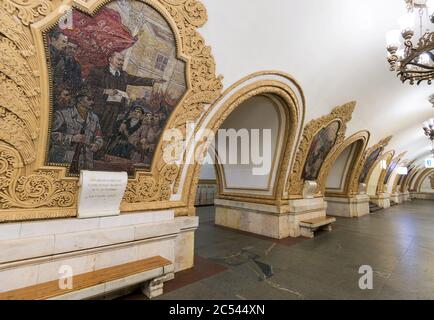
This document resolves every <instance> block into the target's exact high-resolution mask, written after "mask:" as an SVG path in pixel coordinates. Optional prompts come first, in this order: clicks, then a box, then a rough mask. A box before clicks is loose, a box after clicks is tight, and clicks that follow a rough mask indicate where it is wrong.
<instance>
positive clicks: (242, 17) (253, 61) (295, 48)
mask: <svg viewBox="0 0 434 320" xmlns="http://www.w3.org/2000/svg"><path fill="white" fill-rule="evenodd" d="M202 2H203V3H204V4H205V6H206V8H207V11H208V16H209V20H208V23H207V24H206V25H205V27H204V28H202V30H201V34H202V35H203V36H204V38H205V39H206V42H207V44H209V45H210V46H212V50H213V55H214V57H215V59H216V62H217V72H218V73H219V74H222V75H223V76H224V77H225V78H224V85H225V87H228V86H230V85H231V84H233V83H234V82H236V81H237V80H239V79H240V78H242V77H244V76H246V75H248V74H251V73H253V72H256V71H259V70H279V71H283V72H286V73H289V74H291V75H292V76H293V77H294V78H295V79H296V80H297V81H298V82H299V83H300V85H301V86H302V88H303V91H304V94H305V96H306V121H309V120H311V119H314V118H317V117H320V116H322V115H324V114H327V113H329V112H330V110H331V109H332V108H333V107H334V106H336V105H341V104H343V103H346V102H349V101H351V100H356V101H357V107H356V111H355V112H354V114H353V120H352V121H351V123H350V124H349V126H348V130H347V136H349V135H351V134H353V133H355V132H357V131H359V130H364V129H367V130H369V131H370V132H371V140H370V145H373V144H375V143H377V142H378V141H379V140H380V139H382V138H385V137H387V136H389V135H393V139H392V141H391V143H390V144H389V146H388V149H395V151H396V154H399V153H401V152H403V151H408V153H407V154H406V156H405V159H408V160H413V159H414V158H419V159H422V158H423V157H425V156H427V155H428V154H429V150H430V144H429V141H428V139H427V138H426V137H425V136H424V134H423V131H422V129H421V123H422V122H423V121H425V120H427V119H428V118H430V117H434V108H433V107H432V106H431V104H430V103H429V102H428V100H427V99H428V97H429V96H430V95H431V94H432V93H434V92H433V90H432V88H431V87H430V86H429V85H427V84H421V85H420V86H416V85H414V86H411V85H410V84H408V83H406V84H402V83H401V82H400V80H399V79H398V78H397V77H396V75H395V74H394V73H393V72H390V71H389V69H388V63H387V60H386V49H385V35H386V33H387V31H389V30H391V29H396V28H398V23H397V21H398V18H399V17H400V16H401V15H403V14H404V13H405V3H404V0H267V1H264V0H202Z"/></svg>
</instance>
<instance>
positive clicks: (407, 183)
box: [401, 166, 420, 192]
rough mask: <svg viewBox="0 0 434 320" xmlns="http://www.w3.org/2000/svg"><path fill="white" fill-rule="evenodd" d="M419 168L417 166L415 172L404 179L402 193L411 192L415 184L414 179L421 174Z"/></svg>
mask: <svg viewBox="0 0 434 320" xmlns="http://www.w3.org/2000/svg"><path fill="white" fill-rule="evenodd" d="M419 170H420V168H419V166H416V168H414V169H413V171H412V172H411V173H410V175H408V176H406V177H405V178H404V181H403V182H402V185H401V192H407V191H410V187H411V183H412V182H413V178H414V177H415V176H416V175H417V174H418V173H419Z"/></svg>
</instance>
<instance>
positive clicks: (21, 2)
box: [2, 0, 52, 26]
mask: <svg viewBox="0 0 434 320" xmlns="http://www.w3.org/2000/svg"><path fill="white" fill-rule="evenodd" d="M2 6H3V8H4V9H5V10H6V11H8V12H9V13H11V14H17V17H18V19H20V20H21V22H22V23H23V24H24V25H26V26H27V25H29V24H30V23H32V22H35V21H36V20H37V18H39V17H41V16H45V15H47V14H48V13H50V12H51V10H52V5H51V2H50V1H48V0H3V3H2Z"/></svg>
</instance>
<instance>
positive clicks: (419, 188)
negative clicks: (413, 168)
mask: <svg viewBox="0 0 434 320" xmlns="http://www.w3.org/2000/svg"><path fill="white" fill-rule="evenodd" d="M432 174H434V169H432V168H427V169H424V170H422V171H421V173H420V174H419V176H418V177H417V179H416V182H415V184H414V187H413V189H414V190H415V191H416V192H418V193H427V190H429V187H431V181H430V177H431V175H432ZM430 193H431V192H430Z"/></svg>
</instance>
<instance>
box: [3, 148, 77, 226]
mask: <svg viewBox="0 0 434 320" xmlns="http://www.w3.org/2000/svg"><path fill="white" fill-rule="evenodd" d="M22 166H23V164H22V163H21V161H20V157H19V156H18V153H17V152H16V151H15V150H13V149H12V148H10V147H8V146H6V145H4V144H0V209H2V210H4V209H8V210H7V211H6V212H5V214H3V213H2V214H0V222H3V221H8V220H27V219H34V218H47V217H51V215H52V214H51V213H50V212H48V211H47V210H43V211H38V210H37V209H38V208H54V207H58V208H71V207H73V206H74V205H75V202H76V201H75V199H76V192H77V184H76V183H75V182H74V181H64V180H61V179H59V175H58V173H56V172H55V171H37V172H35V173H34V174H31V175H28V176H25V175H21V171H22ZM14 208H21V209H28V210H29V211H25V210H24V211H21V212H18V211H16V210H11V209H14ZM0 212H1V211H0ZM71 213H72V212H71V211H65V214H64V215H71ZM74 215H75V213H74Z"/></svg>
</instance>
